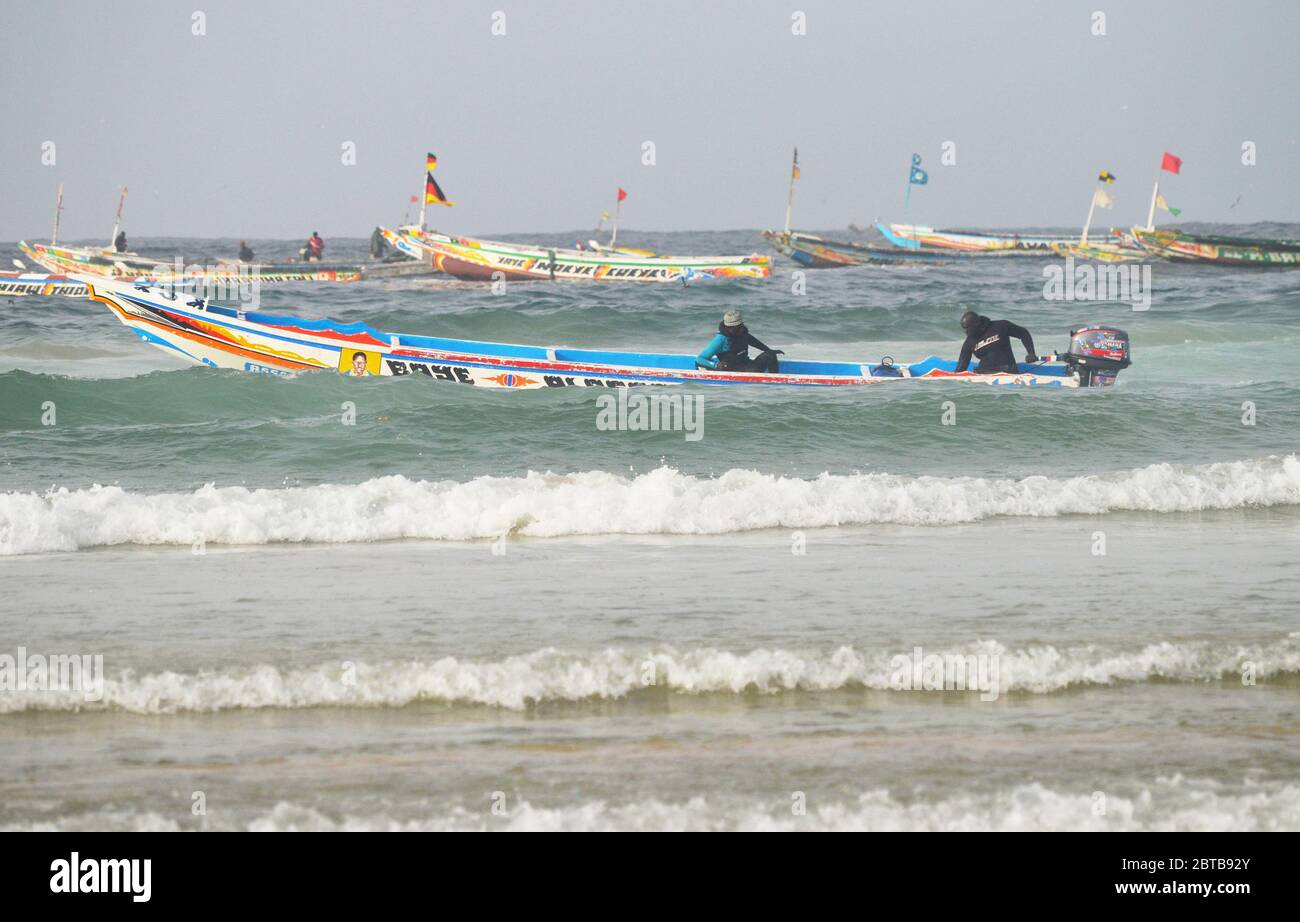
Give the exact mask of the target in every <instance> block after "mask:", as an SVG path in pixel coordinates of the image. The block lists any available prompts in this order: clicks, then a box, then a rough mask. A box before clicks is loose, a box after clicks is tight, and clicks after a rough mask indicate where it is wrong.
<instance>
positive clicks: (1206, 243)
mask: <svg viewBox="0 0 1300 922" xmlns="http://www.w3.org/2000/svg"><path fill="white" fill-rule="evenodd" d="M1133 236H1134V237H1135V238H1136V239H1137V242H1138V243H1139V244H1140V245H1141V246H1142V247H1143V249H1145V250H1147V251H1149V252H1151V253H1153V254H1155V255H1157V256H1163V257H1164V258H1166V259H1172V260H1178V261H1181V262H1196V263H1209V264H1213V265H1219V266H1253V267H1260V268H1294V267H1296V266H1300V241H1295V240H1266V239H1262V238H1252V237H1212V236H1204V235H1200V234H1186V233H1183V232H1182V231H1177V230H1156V231H1150V230H1147V229H1145V228H1141V227H1135V228H1133Z"/></svg>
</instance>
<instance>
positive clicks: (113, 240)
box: [108, 186, 126, 248]
mask: <svg viewBox="0 0 1300 922" xmlns="http://www.w3.org/2000/svg"><path fill="white" fill-rule="evenodd" d="M124 204H126V186H123V187H122V193H121V195H119V196H118V197H117V217H116V218H114V219H113V236H111V237H109V238H108V245H109V247H110V248H111V247H115V246H116V245H117V232H118V231H119V230H121V228H122V206H123V205H124Z"/></svg>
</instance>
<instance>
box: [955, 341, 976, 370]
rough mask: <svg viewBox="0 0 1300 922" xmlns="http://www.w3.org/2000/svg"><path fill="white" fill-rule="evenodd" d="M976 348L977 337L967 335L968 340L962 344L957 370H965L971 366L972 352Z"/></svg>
mask: <svg viewBox="0 0 1300 922" xmlns="http://www.w3.org/2000/svg"><path fill="white" fill-rule="evenodd" d="M974 349H975V337H973V336H967V337H966V341H965V342H964V343H962V344H961V358H959V359H958V360H957V370H958V371H965V370H966V369H967V368H970V357H971V352H972V351H973V350H974Z"/></svg>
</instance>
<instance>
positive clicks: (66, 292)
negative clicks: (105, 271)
mask: <svg viewBox="0 0 1300 922" xmlns="http://www.w3.org/2000/svg"><path fill="white" fill-rule="evenodd" d="M89 293H90V288H89V287H88V286H87V285H86V283H85V281H83V280H82V279H74V278H69V277H68V276H66V275H47V274H45V273H43V272H0V297H5V298H13V297H24V296H27V295H61V296H63V297H65V298H84V297H86V296H87V295H88V294H89Z"/></svg>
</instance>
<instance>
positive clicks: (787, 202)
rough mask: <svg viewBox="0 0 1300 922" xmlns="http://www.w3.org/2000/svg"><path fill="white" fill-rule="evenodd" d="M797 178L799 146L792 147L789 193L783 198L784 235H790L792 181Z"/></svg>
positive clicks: (792, 203) (792, 200)
mask: <svg viewBox="0 0 1300 922" xmlns="http://www.w3.org/2000/svg"><path fill="white" fill-rule="evenodd" d="M798 178H799V148H797V147H796V148H795V149H794V163H793V164H791V166H790V194H789V195H788V196H786V200H785V236H786V237H789V236H790V212H791V211H793V210H794V181H795V180H796V179H798Z"/></svg>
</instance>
